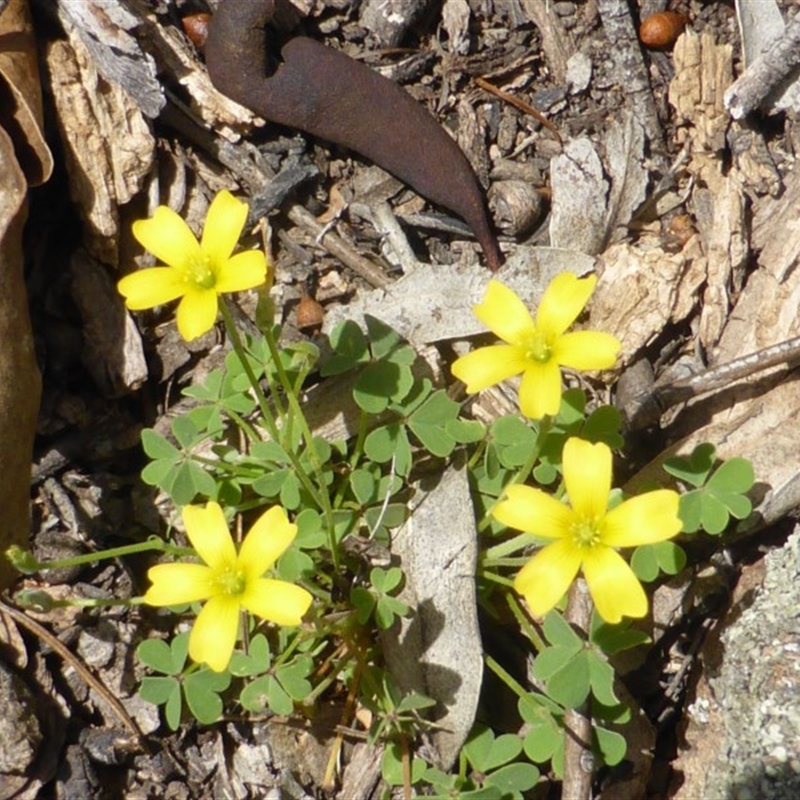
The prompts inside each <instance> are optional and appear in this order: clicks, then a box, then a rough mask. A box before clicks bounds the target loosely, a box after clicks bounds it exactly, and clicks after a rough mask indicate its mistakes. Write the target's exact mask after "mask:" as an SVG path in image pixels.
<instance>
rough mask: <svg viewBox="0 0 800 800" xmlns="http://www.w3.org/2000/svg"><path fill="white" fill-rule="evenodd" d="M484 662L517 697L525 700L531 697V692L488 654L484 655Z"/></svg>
mask: <svg viewBox="0 0 800 800" xmlns="http://www.w3.org/2000/svg"><path fill="white" fill-rule="evenodd" d="M483 660H484V662H485V663H486V666H487V667H489V669H490V670H491V671H492V672H494V674H495V675H497V677H498V678H500V680H501V681H503V683H504V684H505V685H506V686H508V688H509V689H511V691H512V692H514V694H515V695H517V697H519V698H521V699H523V700H525V699H527V698H528V696H529V695H530V692H529V691H528V690H527V689H526V688H525V687H524V686H523V685H522V684H521V683H520V682H519V681H518V680H517V679H516V678H514V677H513V676H512V675H511V674H510V673H509V672H506V670H505V669H503V667H501V666H500V664H499V663H498V662H497V661H495V659H494V658H492V656H490V655H489V654H488V653H484V654H483Z"/></svg>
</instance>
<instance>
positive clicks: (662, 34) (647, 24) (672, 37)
mask: <svg viewBox="0 0 800 800" xmlns="http://www.w3.org/2000/svg"><path fill="white" fill-rule="evenodd" d="M686 22H687V18H686V16H685V15H683V14H678V13H676V12H675V11H660V12H659V13H658V14H651V15H650V16H649V17H648V18H647V19H645V20H643V22H642V24H641V25H640V26H639V39H641V41H642V44H645V45H647V46H648V47H653V48H659V49H660V48H663V47H672V45H674V44H675V42H676V41H677V39H678V37H679V36H680V35H681V33H682V32H683V29H684V27H685V26H686Z"/></svg>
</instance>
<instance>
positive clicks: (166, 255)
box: [133, 206, 200, 270]
mask: <svg viewBox="0 0 800 800" xmlns="http://www.w3.org/2000/svg"><path fill="white" fill-rule="evenodd" d="M133 235H134V236H135V237H136V239H137V240H138V242H139V244H141V245H142V246H143V247H144V248H145V249H146V250H149V251H150V252H151V253H153V255H155V257H156V258H157V259H158V260H159V261H162V262H163V263H164V264H166V265H167V266H169V267H175V268H176V269H178V270H182V269H184V268H185V267H186V266H187V264H190V263H192V262H194V261H196V260H197V259H198V258H200V245H199V244H198V242H197V239H196V238H195V235H194V234H193V233H192V231H191V229H190V228H189V226H188V225H187V224H186V222H185V221H184V219H183V217H181V216H179V215H178V214H176V213H175V212H174V211H173V210H172V209H171V208H168V207H167V206H159V207H158V208H157V209H156V210H155V213H154V214H153V216H152V217H150V219H140V220H137V221H136V222H134V223H133Z"/></svg>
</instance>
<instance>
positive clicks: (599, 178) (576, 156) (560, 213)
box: [550, 138, 609, 255]
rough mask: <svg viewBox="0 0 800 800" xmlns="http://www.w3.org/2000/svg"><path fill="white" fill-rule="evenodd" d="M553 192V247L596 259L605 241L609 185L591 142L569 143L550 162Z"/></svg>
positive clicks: (551, 219) (573, 141) (551, 232)
mask: <svg viewBox="0 0 800 800" xmlns="http://www.w3.org/2000/svg"><path fill="white" fill-rule="evenodd" d="M550 181H551V186H552V192H553V200H552V212H551V215H550V243H551V244H552V245H553V247H560V248H564V249H566V250H577V251H579V252H581V253H586V254H588V255H597V253H599V252H600V251H601V250H602V249H603V245H604V243H605V240H606V235H605V220H606V199H607V197H608V191H609V185H608V181H607V180H606V177H605V172H604V170H603V164H602V162H601V161H600V156H599V155H598V154H597V151H596V150H595V148H594V145H593V144H592V143H591V142H590V141H589V139H586V138H581V139H573V140H572V141H569V142H567V144H566V145H565V147H564V152H563V153H562V154H561V155H558V156H555V157H554V158H553V159H552V160H551V162H550Z"/></svg>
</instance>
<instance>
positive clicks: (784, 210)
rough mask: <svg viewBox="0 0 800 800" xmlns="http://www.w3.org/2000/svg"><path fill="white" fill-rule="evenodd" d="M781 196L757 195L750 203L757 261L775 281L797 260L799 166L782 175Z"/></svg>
mask: <svg viewBox="0 0 800 800" xmlns="http://www.w3.org/2000/svg"><path fill="white" fill-rule="evenodd" d="M784 183H785V191H784V192H783V193H782V194H781V195H780V197H763V198H760V199H759V201H758V202H757V203H755V204H754V206H753V235H752V244H753V249H754V250H756V251H760V253H759V256H758V263H759V265H760V266H761V267H762V268H763V269H766V270H767V271H768V272H769V273H770V274H771V275H772V276H773V277H774V278H775V280H777V281H778V282H782V281H783V280H784V279H785V278H786V276H787V275H788V274H789V272H790V270H792V269H796V268H797V265H798V259H800V230H798V229H800V169H799V168H798V167H797V165H795V167H794V169H792V171H791V172H789V173H788V174H787V175H785V177H784Z"/></svg>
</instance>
